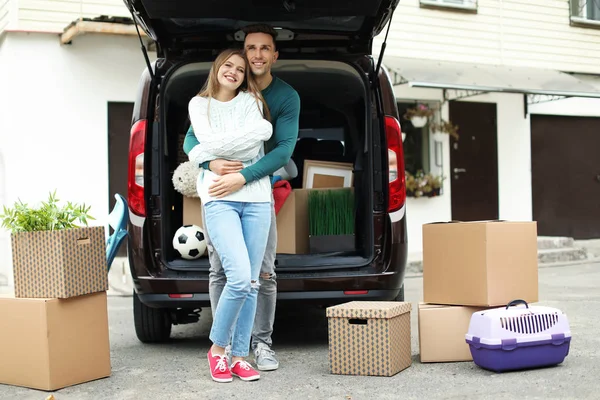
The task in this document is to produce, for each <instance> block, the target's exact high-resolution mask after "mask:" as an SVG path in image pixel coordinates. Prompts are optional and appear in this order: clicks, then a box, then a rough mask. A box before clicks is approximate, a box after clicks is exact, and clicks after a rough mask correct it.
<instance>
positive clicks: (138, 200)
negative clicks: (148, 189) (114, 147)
mask: <svg viewBox="0 0 600 400" xmlns="http://www.w3.org/2000/svg"><path fill="white" fill-rule="evenodd" d="M146 126H147V121H146V120H145V119H141V120H139V121H137V122H136V123H135V124H133V126H132V127H131V136H130V138H129V170H128V174H127V179H128V199H127V201H128V203H129V208H130V209H131V211H133V213H134V214H137V215H139V216H142V217H145V216H146V201H145V200H144V147H145V145H146Z"/></svg>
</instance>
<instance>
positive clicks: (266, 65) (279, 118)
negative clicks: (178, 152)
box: [183, 25, 300, 371]
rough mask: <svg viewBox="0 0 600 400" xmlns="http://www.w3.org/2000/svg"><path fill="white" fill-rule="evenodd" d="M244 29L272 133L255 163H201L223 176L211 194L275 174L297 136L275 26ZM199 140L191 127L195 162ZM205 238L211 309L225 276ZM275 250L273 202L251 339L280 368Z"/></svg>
mask: <svg viewBox="0 0 600 400" xmlns="http://www.w3.org/2000/svg"><path fill="white" fill-rule="evenodd" d="M244 33H245V34H246V37H245V40H244V50H245V52H246V55H247V57H248V60H249V62H250V69H251V71H252V73H253V74H254V76H255V78H256V81H257V83H258V86H259V88H260V90H261V93H262V95H263V97H264V98H265V100H266V102H267V105H268V106H269V111H270V113H271V123H272V124H273V136H272V137H271V139H270V140H269V141H268V142H267V143H266V144H265V156H264V157H263V158H262V159H261V160H259V161H258V162H257V163H256V164H254V165H251V166H249V167H247V168H243V166H242V163H241V162H238V161H226V160H213V161H210V162H206V163H204V164H202V165H201V166H202V167H203V168H205V169H207V168H208V169H210V170H211V171H213V172H215V173H217V174H218V175H220V177H219V179H218V180H216V181H215V183H214V184H213V185H212V186H211V188H210V191H209V194H210V195H211V196H217V197H221V196H226V195H228V194H230V193H233V192H235V191H237V190H239V189H240V188H242V187H243V186H244V185H245V184H246V183H249V182H252V181H255V180H257V179H261V178H263V177H265V176H271V175H273V173H274V172H275V171H277V170H278V169H280V168H282V167H284V166H286V165H287V163H288V162H289V160H290V157H291V156H292V153H293V151H294V147H295V146H296V140H297V138H298V125H299V122H298V121H299V117H300V97H299V96H298V93H297V92H296V91H295V90H294V89H293V88H292V87H291V86H290V85H288V84H287V83H285V82H284V81H282V80H281V79H279V78H277V77H275V76H273V75H272V74H271V66H272V65H273V64H274V63H275V62H276V61H277V57H278V56H279V53H278V51H277V49H276V47H275V39H276V37H277V33H276V31H275V30H274V29H273V28H272V27H270V26H268V25H252V26H248V27H246V28H244ZM198 144H199V142H198V140H197V139H196V136H195V135H194V131H193V130H192V127H191V126H190V128H189V130H188V132H187V135H186V137H185V141H184V144H183V149H184V151H185V152H186V154H188V156H189V158H190V160H192V161H194V153H195V151H194V147H195V146H197V145H198ZM273 205H274V204H273ZM207 233H209V232H207ZM206 241H207V245H208V249H209V261H210V275H209V294H210V302H211V308H212V310H215V309H216V307H217V304H218V301H219V298H220V296H221V292H222V291H223V287H224V286H225V282H226V279H225V273H224V272H223V268H222V265H221V260H220V258H219V255H218V254H216V252H215V251H214V249H213V247H212V245H211V243H210V236H209V235H206ZM276 252H277V224H276V220H275V208H274V207H273V208H272V214H271V228H270V231H269V242H268V244H267V249H266V252H265V257H264V260H263V263H262V267H261V274H260V282H259V283H260V287H259V292H258V300H257V307H256V317H255V320H254V328H253V330H252V342H251V347H252V350H253V351H254V356H255V360H256V364H257V367H258V369H259V370H261V371H272V370H275V369H277V368H278V367H279V362H278V361H277V358H276V357H275V352H273V351H272V350H271V346H272V339H271V335H272V333H273V323H274V321H275V306H276V301H277V281H276V275H275V257H276Z"/></svg>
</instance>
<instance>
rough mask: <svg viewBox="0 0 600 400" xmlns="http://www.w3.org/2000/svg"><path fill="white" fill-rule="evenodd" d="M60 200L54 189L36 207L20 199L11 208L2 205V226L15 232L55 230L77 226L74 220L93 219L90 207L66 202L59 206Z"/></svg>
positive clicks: (85, 223)
mask: <svg viewBox="0 0 600 400" xmlns="http://www.w3.org/2000/svg"><path fill="white" fill-rule="evenodd" d="M59 201H60V200H59V199H58V198H57V197H56V191H54V193H50V195H49V197H48V201H47V202H42V204H41V206H40V207H38V208H33V207H29V206H28V205H27V204H25V203H23V202H22V201H21V200H19V201H18V202H16V203H15V205H14V207H13V208H7V207H6V206H4V213H3V214H0V220H1V221H2V227H3V228H6V229H9V230H11V231H12V232H13V233H15V232H32V231H55V230H59V229H70V228H79V227H80V226H78V225H76V221H79V222H80V223H82V224H84V225H85V226H87V225H88V220H93V219H94V218H93V217H91V216H90V215H89V214H88V213H89V210H90V207H86V205H85V204H82V205H78V204H73V203H71V202H68V203H67V204H66V205H63V206H62V207H59V205H58V202H59Z"/></svg>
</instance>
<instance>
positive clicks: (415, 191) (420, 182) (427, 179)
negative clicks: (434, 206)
mask: <svg viewBox="0 0 600 400" xmlns="http://www.w3.org/2000/svg"><path fill="white" fill-rule="evenodd" d="M405 175H406V195H407V196H408V197H417V198H418V197H436V196H439V195H440V190H441V188H442V181H443V180H444V178H443V177H442V176H436V175H433V174H431V173H429V174H426V173H424V172H423V171H422V170H419V171H417V172H416V173H415V174H414V175H413V174H411V173H410V172H408V171H406V173H405Z"/></svg>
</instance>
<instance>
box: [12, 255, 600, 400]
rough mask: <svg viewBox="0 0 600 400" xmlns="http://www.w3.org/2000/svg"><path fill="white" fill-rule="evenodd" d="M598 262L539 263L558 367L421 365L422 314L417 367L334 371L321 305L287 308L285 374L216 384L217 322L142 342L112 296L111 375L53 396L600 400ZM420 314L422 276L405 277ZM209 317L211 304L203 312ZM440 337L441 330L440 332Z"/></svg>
mask: <svg viewBox="0 0 600 400" xmlns="http://www.w3.org/2000/svg"><path fill="white" fill-rule="evenodd" d="M599 287H600V264H587V265H577V266H569V267H560V268H558V267H557V268H542V269H540V296H541V303H543V304H544V305H549V306H553V307H558V308H560V309H562V310H564V311H566V312H567V315H568V317H569V321H570V323H571V330H572V331H573V335H574V338H573V341H572V346H571V352H570V354H569V356H568V357H567V359H566V360H565V362H564V363H563V364H562V365H561V366H559V367H555V368H548V369H542V370H534V371H527V372H513V373H505V374H495V373H491V372H488V371H484V370H482V369H479V368H478V367H476V366H475V365H474V364H473V363H471V362H465V363H445V364H421V363H420V362H419V357H418V350H419V347H418V334H417V330H416V329H417V314H416V312H413V314H412V329H413V332H412V339H413V340H412V346H413V347H412V351H413V365H412V366H411V367H410V368H409V369H407V370H405V371H403V372H401V373H399V374H397V375H396V376H394V377H390V378H385V377H352V376H336V375H330V374H329V373H328V369H327V368H328V364H327V363H328V358H327V357H328V354H327V348H328V347H327V321H326V318H325V317H324V311H323V310H316V309H311V310H297V309H296V310H294V309H283V308H280V310H279V313H278V317H277V322H276V338H275V342H276V348H275V349H276V350H277V353H278V355H279V357H280V361H281V368H280V369H279V370H278V371H274V372H269V373H263V377H262V378H261V380H260V381H258V382H241V381H239V380H237V381H234V382H233V383H231V384H217V383H213V382H212V381H211V380H210V377H209V374H208V371H207V362H206V351H207V349H208V347H209V342H208V340H207V330H208V327H209V324H210V321H202V323H201V324H196V325H187V326H181V327H175V329H174V340H173V341H172V342H171V343H169V344H163V345H143V344H141V343H139V342H138V341H137V339H136V337H135V333H134V330H133V324H132V321H131V318H132V317H131V315H132V311H131V298H130V297H126V298H124V297H110V298H109V315H110V339H111V348H112V364H113V375H112V376H111V377H110V378H107V379H102V380H99V381H95V382H91V383H86V384H82V385H77V386H74V387H70V388H66V389H63V390H61V391H58V392H56V393H54V396H55V398H56V400H67V399H73V400H75V399H76V400H86V399H93V400H101V399H136V400H138V399H149V400H154V399H168V400H175V399H252V400H262V399H265V400H270V399H339V400H350V399H353V400H358V399H361V400H362V399H394V400H395V399H528V398H531V399H535V398H539V399H542V398H546V399H600V379H599V377H600V358H599V357H598V356H599V350H598V348H599V347H600V336H599V334H598V332H599V325H600V324H599V322H598V321H599V320H600V289H599ZM406 288H407V293H406V294H407V299H408V300H409V301H411V302H413V310H414V309H415V307H416V303H417V302H418V301H419V300H420V299H421V294H422V291H421V288H422V280H421V278H409V279H408V280H407V282H406ZM206 311H208V312H205V314H206V315H205V317H209V314H210V310H206ZM440 334H441V335H442V336H441V339H442V340H443V332H440ZM47 395H48V394H47V393H45V392H40V391H35V390H30V389H24V388H16V387H9V386H1V385H0V399H19V400H28V399H35V400H43V399H45V398H46V396H47Z"/></svg>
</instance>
